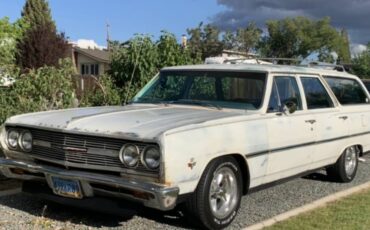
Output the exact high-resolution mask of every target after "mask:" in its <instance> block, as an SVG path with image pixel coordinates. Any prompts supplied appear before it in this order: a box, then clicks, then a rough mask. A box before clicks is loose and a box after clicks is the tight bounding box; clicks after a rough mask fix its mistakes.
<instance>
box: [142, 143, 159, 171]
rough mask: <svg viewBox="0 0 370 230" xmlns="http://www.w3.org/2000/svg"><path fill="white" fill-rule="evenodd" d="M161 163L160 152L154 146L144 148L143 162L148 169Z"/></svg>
mask: <svg viewBox="0 0 370 230" xmlns="http://www.w3.org/2000/svg"><path fill="white" fill-rule="evenodd" d="M160 163H161V153H160V151H159V149H158V148H157V147H155V146H149V147H147V148H146V149H145V150H144V155H143V164H144V165H145V166H146V167H147V168H149V169H153V170H154V169H157V168H158V167H159V165H160Z"/></svg>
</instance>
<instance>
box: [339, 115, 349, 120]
mask: <svg viewBox="0 0 370 230" xmlns="http://www.w3.org/2000/svg"><path fill="white" fill-rule="evenodd" d="M338 118H339V119H343V121H345V120H347V119H348V116H340V117H338Z"/></svg>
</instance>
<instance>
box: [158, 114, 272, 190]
mask: <svg viewBox="0 0 370 230" xmlns="http://www.w3.org/2000/svg"><path fill="white" fill-rule="evenodd" d="M266 134H267V127H266V125H265V122H263V121H261V120H257V119H247V120H244V121H238V122H231V123H226V124H219V125H211V126H207V127H196V128H195V127H194V128H193V129H191V128H190V129H188V130H185V131H179V132H168V133H165V134H164V136H163V138H164V145H163V148H164V152H165V156H164V165H165V168H164V174H165V178H166V179H165V183H167V184H172V185H176V186H178V187H179V188H180V194H184V193H189V192H193V191H194V190H195V189H196V186H197V184H198V181H199V179H200V177H201V176H202V173H203V172H204V170H205V168H206V166H207V165H208V163H209V162H210V161H212V160H213V159H215V158H217V157H220V156H224V155H230V154H240V155H242V156H243V157H244V159H246V163H247V165H248V167H249V170H250V172H249V173H250V177H251V180H253V182H254V184H255V183H256V180H254V179H258V178H263V176H264V175H265V173H266V169H267V158H266V156H262V157H260V158H254V159H252V160H251V161H249V160H248V162H247V158H245V155H247V154H248V153H253V152H258V151H261V150H262V149H266V148H267V146H268V141H267V138H266Z"/></svg>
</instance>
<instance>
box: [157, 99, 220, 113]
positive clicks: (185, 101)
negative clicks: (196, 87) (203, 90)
mask: <svg viewBox="0 0 370 230" xmlns="http://www.w3.org/2000/svg"><path fill="white" fill-rule="evenodd" d="M163 103H167V104H185V105H200V106H203V107H210V108H216V109H218V110H222V108H221V107H220V106H219V105H216V104H214V103H210V102H207V101H200V100H192V99H179V100H176V101H164V102H163Z"/></svg>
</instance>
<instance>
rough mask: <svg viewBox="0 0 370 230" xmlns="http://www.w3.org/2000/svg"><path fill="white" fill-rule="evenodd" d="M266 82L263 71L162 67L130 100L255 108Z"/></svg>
mask: <svg viewBox="0 0 370 230" xmlns="http://www.w3.org/2000/svg"><path fill="white" fill-rule="evenodd" d="M265 83H266V74H265V73H251V72H234V71H162V72H161V73H160V74H159V75H158V76H156V77H155V78H154V79H152V81H150V82H149V83H148V84H147V85H146V86H145V87H144V88H143V89H142V90H141V91H140V92H139V93H138V94H137V95H136V96H135V97H134V99H133V101H132V102H133V103H165V104H192V105H198V106H207V107H214V108H218V109H221V108H233V109H247V110H257V109H259V108H260V107H261V104H262V101H263V97H264V91H265V90H264V89H265Z"/></svg>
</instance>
